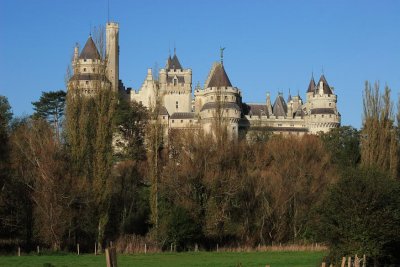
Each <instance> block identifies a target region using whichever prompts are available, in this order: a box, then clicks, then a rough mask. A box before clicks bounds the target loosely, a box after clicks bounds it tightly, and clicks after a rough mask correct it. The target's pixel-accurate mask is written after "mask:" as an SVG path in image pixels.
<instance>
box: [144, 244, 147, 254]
mask: <svg viewBox="0 0 400 267" xmlns="http://www.w3.org/2000/svg"><path fill="white" fill-rule="evenodd" d="M144 254H147V244H144Z"/></svg>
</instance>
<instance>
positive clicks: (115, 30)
mask: <svg viewBox="0 0 400 267" xmlns="http://www.w3.org/2000/svg"><path fill="white" fill-rule="evenodd" d="M106 60H107V77H108V79H109V80H110V82H111V85H112V90H113V91H114V92H117V91H118V89H119V25H118V23H115V22H107V26H106Z"/></svg>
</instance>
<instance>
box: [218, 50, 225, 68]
mask: <svg viewBox="0 0 400 267" xmlns="http://www.w3.org/2000/svg"><path fill="white" fill-rule="evenodd" d="M225 48H226V47H220V48H219V50H220V51H221V64H224V50H225Z"/></svg>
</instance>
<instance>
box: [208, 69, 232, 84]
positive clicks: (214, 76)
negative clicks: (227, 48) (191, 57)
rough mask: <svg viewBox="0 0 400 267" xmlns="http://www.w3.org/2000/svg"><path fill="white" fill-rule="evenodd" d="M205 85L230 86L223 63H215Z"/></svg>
mask: <svg viewBox="0 0 400 267" xmlns="http://www.w3.org/2000/svg"><path fill="white" fill-rule="evenodd" d="M205 87H206V88H207V87H232V84H231V81H230V80H229V77H228V75H227V74H226V71H225V68H224V65H223V64H221V63H217V64H216V65H215V67H214V68H213V69H212V73H211V75H210V79H209V82H208V84H206V86H205Z"/></svg>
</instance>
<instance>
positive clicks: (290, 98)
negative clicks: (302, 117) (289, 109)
mask: <svg viewBox="0 0 400 267" xmlns="http://www.w3.org/2000/svg"><path fill="white" fill-rule="evenodd" d="M290 101H292V95H291V94H290V89H289V95H288V98H287V103H289V102H290Z"/></svg>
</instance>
